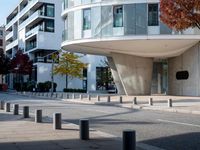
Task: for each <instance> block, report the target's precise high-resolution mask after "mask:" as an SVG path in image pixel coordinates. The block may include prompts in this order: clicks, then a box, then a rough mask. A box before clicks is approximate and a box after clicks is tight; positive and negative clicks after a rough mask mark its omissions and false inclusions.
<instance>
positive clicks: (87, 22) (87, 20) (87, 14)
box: [83, 9, 91, 30]
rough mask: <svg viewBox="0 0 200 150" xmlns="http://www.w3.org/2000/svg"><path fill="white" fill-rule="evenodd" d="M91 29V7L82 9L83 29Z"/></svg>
mask: <svg viewBox="0 0 200 150" xmlns="http://www.w3.org/2000/svg"><path fill="white" fill-rule="evenodd" d="M90 29H91V9H84V10H83V30H90Z"/></svg>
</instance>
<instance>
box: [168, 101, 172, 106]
mask: <svg viewBox="0 0 200 150" xmlns="http://www.w3.org/2000/svg"><path fill="white" fill-rule="evenodd" d="M168 107H172V99H169V100H168Z"/></svg>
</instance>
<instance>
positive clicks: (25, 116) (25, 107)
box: [23, 106, 29, 118]
mask: <svg viewBox="0 0 200 150" xmlns="http://www.w3.org/2000/svg"><path fill="white" fill-rule="evenodd" d="M23 116H24V118H29V106H24V107H23Z"/></svg>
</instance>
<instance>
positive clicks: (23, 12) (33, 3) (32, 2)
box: [19, 0, 39, 18]
mask: <svg viewBox="0 0 200 150" xmlns="http://www.w3.org/2000/svg"><path fill="white" fill-rule="evenodd" d="M38 2H39V0H31V1H28V5H26V7H24V8H23V9H22V10H21V11H20V13H19V18H21V17H22V16H23V15H24V14H25V13H27V12H28V11H30V9H31V8H32V7H34V6H35V5H36V4H37V3H38Z"/></svg>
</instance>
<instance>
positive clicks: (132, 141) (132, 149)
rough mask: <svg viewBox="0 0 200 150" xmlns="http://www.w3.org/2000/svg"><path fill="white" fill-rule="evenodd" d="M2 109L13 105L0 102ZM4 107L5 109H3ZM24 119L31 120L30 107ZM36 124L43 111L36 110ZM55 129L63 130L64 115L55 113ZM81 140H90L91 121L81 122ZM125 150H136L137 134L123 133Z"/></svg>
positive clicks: (14, 110) (15, 107)
mask: <svg viewBox="0 0 200 150" xmlns="http://www.w3.org/2000/svg"><path fill="white" fill-rule="evenodd" d="M0 105H1V106H0V108H1V109H5V111H6V112H10V111H11V108H10V107H11V104H10V103H8V102H6V103H5V102H4V101H0ZM2 106H3V107H2ZM13 115H19V104H13ZM23 117H24V118H29V117H30V116H29V106H24V107H23ZM35 122H36V123H41V122H42V110H35ZM53 129H54V130H60V129H62V114H61V113H54V114H53ZM79 138H80V139H81V140H89V139H90V130H89V120H88V119H81V120H80V121H79ZM122 145H123V146H122V149H123V150H136V133H135V131H133V130H125V131H123V144H122Z"/></svg>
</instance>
